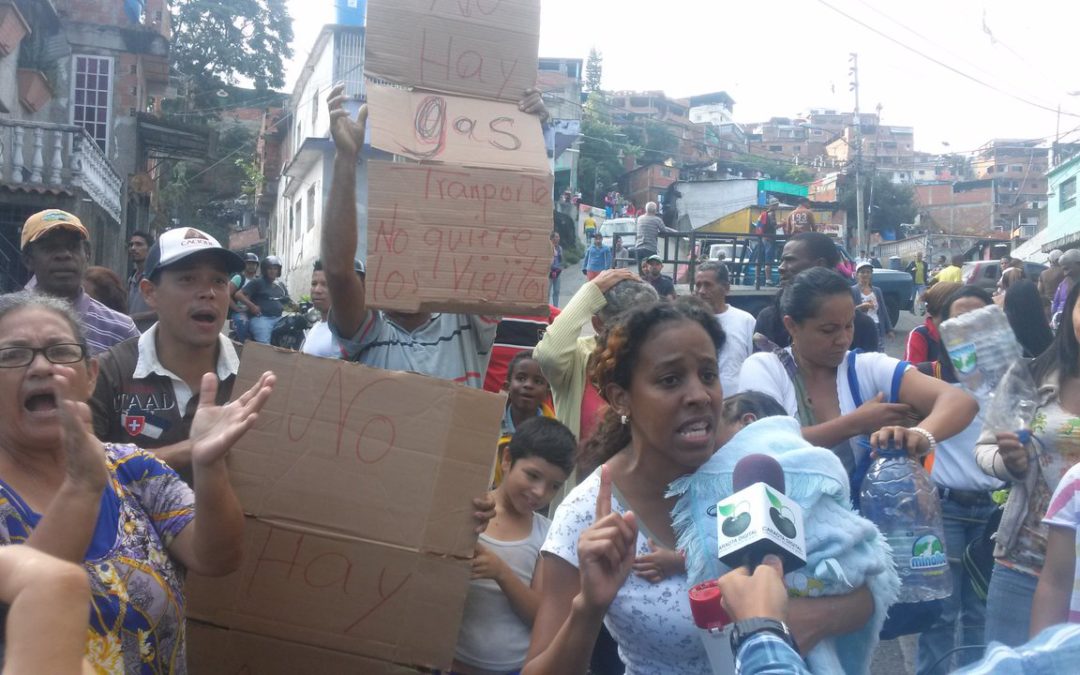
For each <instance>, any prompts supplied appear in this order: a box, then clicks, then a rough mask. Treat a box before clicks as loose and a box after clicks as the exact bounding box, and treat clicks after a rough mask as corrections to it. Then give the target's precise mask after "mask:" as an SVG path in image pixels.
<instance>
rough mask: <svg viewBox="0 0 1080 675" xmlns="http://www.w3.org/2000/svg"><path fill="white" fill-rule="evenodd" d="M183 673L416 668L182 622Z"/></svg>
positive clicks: (389, 672) (372, 672) (294, 674)
mask: <svg viewBox="0 0 1080 675" xmlns="http://www.w3.org/2000/svg"><path fill="white" fill-rule="evenodd" d="M187 657H188V658H187V663H188V672H190V673H193V674H195V675H298V674H299V673H336V674H340V675H345V674H348V675H417V673H419V672H420V671H418V670H415V669H413V668H407V667H405V666H399V665H396V664H393V663H387V662H385V661H376V660H375V659H369V658H366V657H363V656H355V655H353V654H346V653H344V652H337V651H332V650H329V649H320V648H319V647H312V646H309V645H305V644H300V643H298V642H290V641H286V640H279V639H271V638H267V637H264V636H262V635H255V634H254V633H246V632H244V631H240V630H227V629H225V628H218V627H216V626H211V625H209V624H205V623H202V622H200V621H188V623H187Z"/></svg>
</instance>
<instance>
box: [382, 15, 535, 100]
mask: <svg viewBox="0 0 1080 675" xmlns="http://www.w3.org/2000/svg"><path fill="white" fill-rule="evenodd" d="M367 24H368V27H367V44H366V52H365V64H364V68H365V70H366V72H367V74H369V75H373V76H376V77H380V78H384V79H386V80H389V81H391V82H396V83H398V84H406V85H409V86H415V87H419V88H421V89H429V90H433V91H441V92H448V93H453V94H462V95H465V96H475V97H477V98H488V99H498V100H503V101H511V102H516V101H518V100H520V99H521V96H522V94H523V93H524V91H525V90H526V89H528V88H529V87H532V86H533V85H534V84H535V82H536V70H537V51H538V50H539V47H540V0H370V2H369V3H368V9H367Z"/></svg>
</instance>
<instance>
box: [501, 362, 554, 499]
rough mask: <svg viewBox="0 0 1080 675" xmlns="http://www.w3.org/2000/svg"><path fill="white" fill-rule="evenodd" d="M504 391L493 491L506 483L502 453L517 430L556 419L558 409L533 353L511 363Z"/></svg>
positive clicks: (507, 370) (508, 367)
mask: <svg viewBox="0 0 1080 675" xmlns="http://www.w3.org/2000/svg"><path fill="white" fill-rule="evenodd" d="M503 389H504V390H505V391H506V393H507V395H508V398H507V401H506V411H505V412H504V413H503V421H502V429H501V432H500V434H499V454H498V459H499V461H498V462H497V463H496V465H495V479H494V480H493V481H492V485H493V486H494V487H498V486H499V483H501V482H502V480H503V467H502V457H503V452H504V451H505V450H506V446H507V445H508V444H509V443H510V439H511V438H513V437H514V431H515V430H516V429H517V428H518V426H520V425H521V424H522V423H524V422H525V421H526V420H529V419H531V418H533V417H551V418H554V417H555V409H554V408H552V407H551V387H550V386H549V385H548V381H547V378H546V377H544V373H542V372H541V371H540V364H539V362H537V360H536V359H535V358H533V353H532V350H531V349H526V350H525V351H522V352H518V353H517V354H515V355H514V358H512V359H510V365H509V366H507V368H506V383H505V384H504V385H503Z"/></svg>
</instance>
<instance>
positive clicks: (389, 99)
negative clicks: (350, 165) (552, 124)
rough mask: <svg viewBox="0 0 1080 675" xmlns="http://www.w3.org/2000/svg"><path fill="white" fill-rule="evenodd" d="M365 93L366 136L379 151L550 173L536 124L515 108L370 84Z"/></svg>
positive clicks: (531, 116)
mask: <svg viewBox="0 0 1080 675" xmlns="http://www.w3.org/2000/svg"><path fill="white" fill-rule="evenodd" d="M367 93H368V101H367V105H368V111H369V117H368V119H369V122H368V133H369V134H370V136H371V144H372V145H373V146H375V147H376V148H379V149H380V150H385V151H387V152H392V153H394V154H396V155H402V156H404V157H408V158H410V159H415V160H418V161H440V162H451V163H455V164H461V165H463V166H473V167H489V168H495V169H530V170H533V171H538V172H546V171H547V170H548V168H549V163H548V158H547V154H546V152H545V150H544V136H543V134H542V133H541V129H540V121H539V120H538V119H537V118H536V116H535V115H529V114H526V113H523V112H521V111H520V110H518V107H517V106H516V105H513V104H510V103H493V102H491V101H481V100H479V99H475V98H462V97H460V96H449V95H446V94H436V93H432V92H422V91H408V90H405V89H400V88H396V87H387V86H384V85H379V84H374V83H369V84H368V89H367ZM548 201H549V202H550V196H549V199H548Z"/></svg>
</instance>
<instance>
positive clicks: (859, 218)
mask: <svg viewBox="0 0 1080 675" xmlns="http://www.w3.org/2000/svg"><path fill="white" fill-rule="evenodd" d="M848 60H849V61H850V62H851V68H849V69H848V72H849V73H851V87H850V89H851V91H853V92H855V211H856V216H855V254H856V255H861V254H862V252H863V251H864V250H865V251H869V250H870V249H869V246H868V244H869V238H868V237H867V236H866V220H865V219H866V213H865V211H864V209H863V194H862V118H861V116H860V115H859V55H858V54H856V53H855V52H852V53H851V57H850V58H849V59H848Z"/></svg>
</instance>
